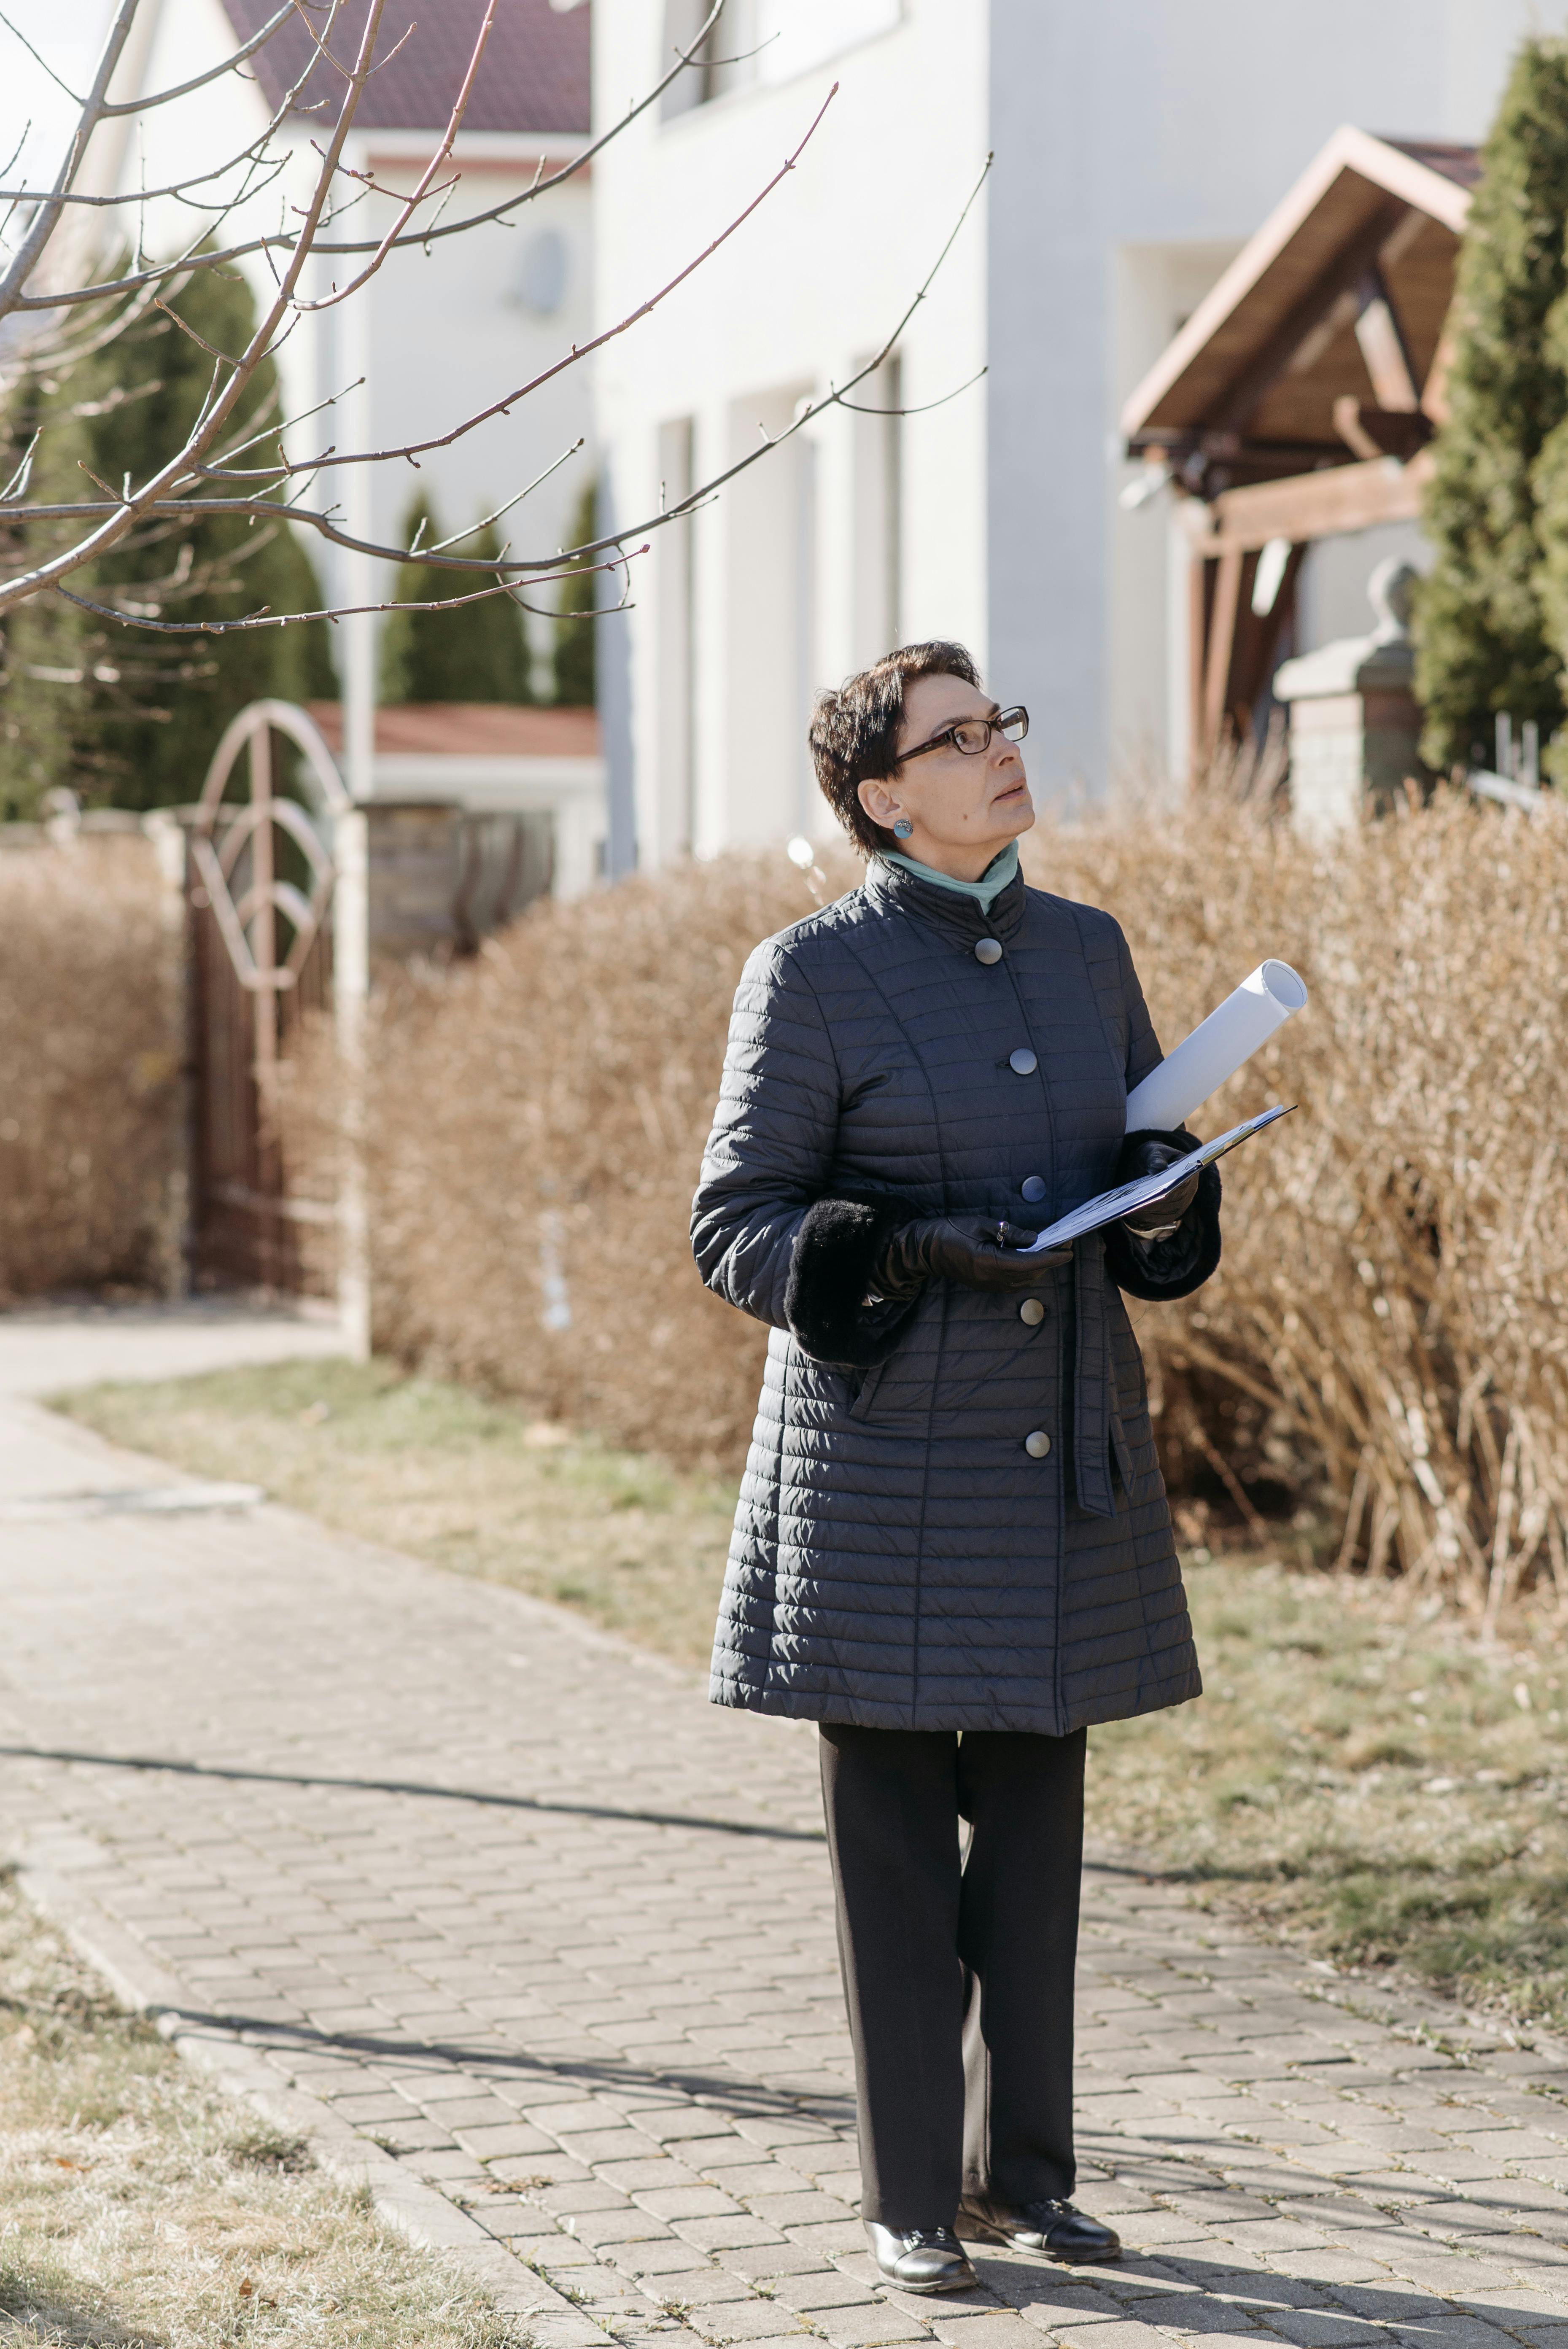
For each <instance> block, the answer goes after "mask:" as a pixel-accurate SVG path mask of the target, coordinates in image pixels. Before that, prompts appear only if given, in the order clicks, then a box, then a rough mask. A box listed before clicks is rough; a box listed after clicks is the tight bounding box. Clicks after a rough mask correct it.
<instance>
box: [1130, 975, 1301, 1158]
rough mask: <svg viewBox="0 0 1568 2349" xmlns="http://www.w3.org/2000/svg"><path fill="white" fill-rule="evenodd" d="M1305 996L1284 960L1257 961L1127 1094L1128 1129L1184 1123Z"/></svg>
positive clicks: (1169, 1127)
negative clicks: (1182, 1041)
mask: <svg viewBox="0 0 1568 2349" xmlns="http://www.w3.org/2000/svg"><path fill="white" fill-rule="evenodd" d="M1306 999H1307V991H1306V985H1305V982H1304V980H1303V979H1302V978H1301V977H1300V976H1299V974H1298V973H1297V972H1295V971H1293V969H1292V968H1291V967H1290V965H1289V963H1288V962H1261V963H1260V964H1259V965H1258V968H1257V969H1256V970H1254V971H1250V972H1249V973H1248V975H1247V977H1246V978H1244V979H1243V980H1242V981H1241V986H1240V987H1238V988H1236V989H1235V991H1234V992H1233V993H1232V994H1231V995H1228V996H1227V997H1226V998H1225V1000H1224V1002H1223V1003H1221V1004H1220V1006H1219V1007H1218V1008H1217V1009H1215V1010H1213V1011H1211V1012H1210V1014H1209V1017H1208V1019H1205V1020H1203V1021H1202V1022H1201V1023H1200V1024H1199V1026H1198V1027H1196V1028H1195V1029H1194V1030H1193V1031H1192V1033H1191V1035H1190V1036H1189V1037H1188V1039H1187V1040H1186V1042H1185V1043H1182V1044H1179V1045H1178V1046H1177V1048H1176V1050H1175V1051H1174V1052H1172V1053H1171V1054H1170V1055H1169V1056H1168V1058H1167V1059H1166V1060H1163V1061H1161V1062H1160V1064H1159V1066H1158V1069H1155V1070H1152V1071H1150V1073H1149V1074H1148V1075H1147V1077H1145V1079H1144V1081H1143V1082H1142V1084H1141V1085H1135V1086H1134V1087H1133V1089H1132V1091H1131V1092H1130V1093H1128V1095H1127V1132H1128V1133H1136V1132H1137V1130H1138V1128H1139V1127H1141V1126H1153V1127H1155V1128H1157V1129H1158V1131H1159V1132H1160V1133H1170V1132H1171V1131H1172V1130H1173V1128H1175V1127H1176V1126H1179V1125H1185V1124H1186V1123H1187V1120H1188V1119H1189V1117H1190V1116H1191V1115H1192V1112H1193V1111H1194V1110H1195V1109H1197V1108H1199V1106H1200V1104H1201V1103H1202V1102H1206V1101H1207V1100H1208V1098H1209V1096H1210V1093H1213V1092H1219V1090H1220V1086H1221V1085H1222V1084H1223V1083H1224V1081H1225V1080H1226V1078H1227V1077H1233V1076H1234V1075H1235V1073H1236V1071H1237V1070H1238V1069H1239V1068H1241V1065H1242V1063H1243V1062H1244V1061H1250V1060H1251V1057H1252V1055H1253V1053H1254V1052H1255V1051H1256V1050H1258V1047H1259V1045H1260V1044H1266V1043H1267V1042H1268V1040H1269V1038H1270V1037H1271V1036H1272V1034H1273V1033H1274V1030H1276V1029H1277V1028H1282V1027H1283V1025H1284V1023H1285V1021H1286V1020H1287V1019H1289V1018H1290V1017H1291V1014H1292V1013H1293V1012H1294V1011H1299V1010H1301V1009H1302V1007H1303V1004H1304V1003H1305V1002H1306Z"/></svg>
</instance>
